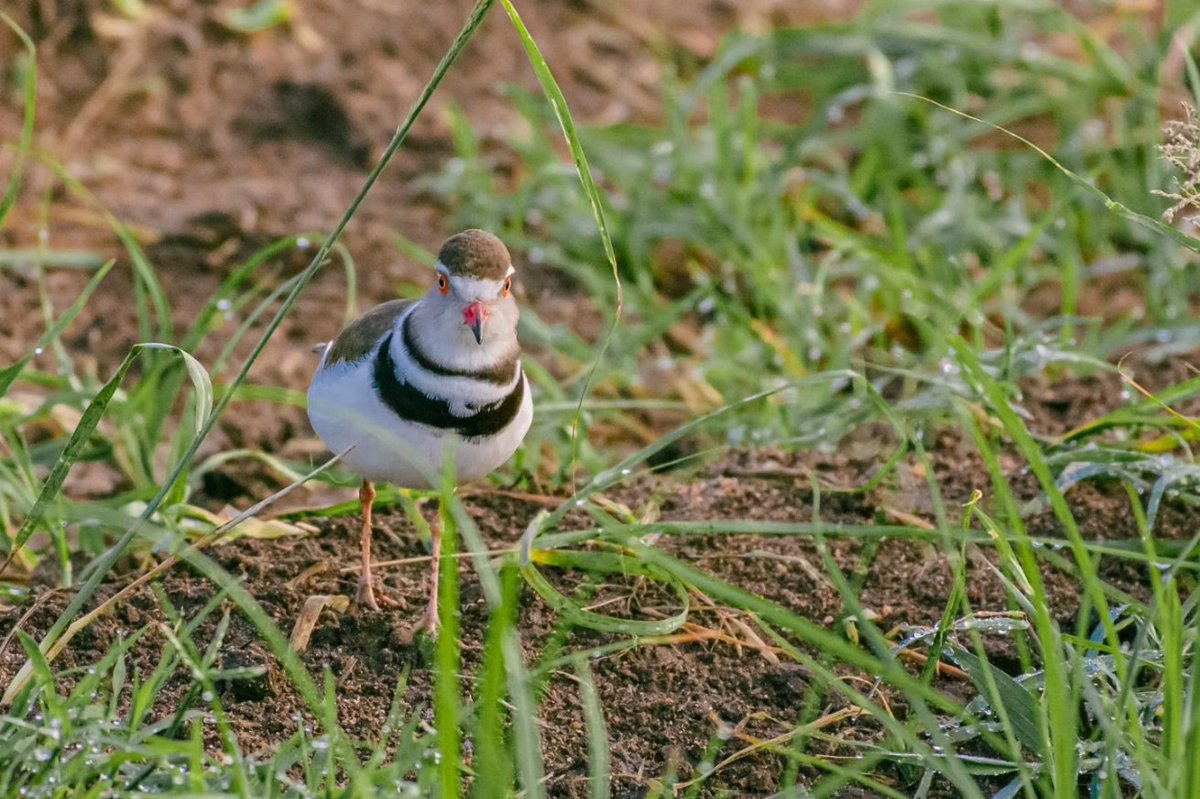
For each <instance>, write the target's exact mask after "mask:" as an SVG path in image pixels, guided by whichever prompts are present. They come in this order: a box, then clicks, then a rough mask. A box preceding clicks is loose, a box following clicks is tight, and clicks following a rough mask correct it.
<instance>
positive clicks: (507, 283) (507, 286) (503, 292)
mask: <svg viewBox="0 0 1200 799" xmlns="http://www.w3.org/2000/svg"><path fill="white" fill-rule="evenodd" d="M511 290H512V278H511V277H506V278H504V285H503V286H501V287H500V296H501V297H507V296H508V292H509V291H511Z"/></svg>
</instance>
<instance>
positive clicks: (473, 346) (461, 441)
mask: <svg viewBox="0 0 1200 799" xmlns="http://www.w3.org/2000/svg"><path fill="white" fill-rule="evenodd" d="M515 273H516V269H515V267H514V266H513V263H512V257H511V256H510V255H509V251H508V248H507V247H505V245H504V243H503V242H502V241H501V240H500V239H499V238H498V237H497V236H495V235H494V234H492V233H489V232H488V231H485V230H479V229H469V230H464V231H462V232H461V233H457V234H455V235H453V236H451V237H450V238H448V239H446V241H445V243H443V244H442V246H441V249H440V250H439V251H438V257H437V263H436V265H435V269H434V275H433V279H432V280H431V281H430V285H429V288H428V290H427V291H426V292H425V294H424V295H423V296H421V297H420V298H418V299H396V300H391V301H389V302H385V303H383V304H382V305H378V306H376V307H374V308H372V309H371V310H369V311H367V312H366V313H365V314H363V315H362V316H360V317H358V318H357V319H355V320H354V321H353V322H351V323H350V324H349V325H348V326H347V327H346V328H345V329H344V330H343V331H342V332H341V334H340V335H338V337H337V338H336V339H334V340H333V341H332V342H329V343H327V344H325V345H324V346H323V347H322V348H321V349H320V352H321V359H320V365H319V366H318V367H317V370H316V373H315V374H314V376H313V379H312V383H311V385H310V386H309V390H308V418H309V421H310V422H311V424H312V427H313V429H314V430H315V431H316V433H317V435H318V436H320V438H321V440H322V441H324V442H325V445H326V446H327V447H328V448H329V449H330V450H331V451H332V452H336V453H344V454H343V455H342V459H341V460H342V463H343V464H344V465H345V466H346V467H347V468H349V469H350V470H351V471H353V472H355V473H356V474H358V475H359V476H360V477H361V478H362V484H361V487H360V489H359V500H360V502H361V503H362V535H361V538H360V545H361V553H360V554H361V559H362V566H361V570H360V572H359V579H358V590H357V593H356V596H355V599H356V601H357V603H359V604H360V605H364V606H366V607H368V608H370V609H372V610H379V608H380V605H379V601H378V599H377V598H376V595H375V587H374V580H373V577H372V574H371V529H372V523H371V506H372V503H373V502H374V499H375V484H376V483H390V484H392V485H394V486H397V487H400V488H407V489H430V488H437V487H438V486H439V485H440V484H441V480H442V474H443V469H444V468H445V466H446V459H447V458H450V457H452V458H454V459H455V463H454V472H453V476H454V477H455V478H456V479H457V481H458V482H459V483H462V482H467V481H471V480H478V479H481V478H483V477H486V476H487V475H488V474H490V473H491V472H492V471H494V470H495V469H496V468H498V467H499V466H501V465H502V464H503V463H504V462H505V461H507V460H508V459H509V458H510V457H512V455H513V454H514V453H515V452H516V450H517V448H518V447H519V446H520V445H521V442H522V441H523V440H524V438H525V435H526V433H528V432H529V427H530V425H531V424H532V421H533V399H532V396H531V394H530V390H529V380H528V378H527V377H526V376H525V372H524V369H523V368H522V366H521V357H520V356H521V349H520V344H519V342H518V341H517V319H518V316H519V311H518V308H517V303H516V300H515V299H514V297H513V277H514V275H515ZM439 517H440V513H435V514H434V517H433V518H434V521H433V523H432V524H431V525H430V528H431V529H430V532H431V545H432V546H431V549H432V561H433V569H432V577H431V579H430V594H429V605H428V609H427V612H426V619H425V622H424V624H425V627H426V629H427V630H428V631H429V632H430V633H431V634H436V632H437V627H438V611H437V596H438V568H439V559H440V556H441V525H440V520H439Z"/></svg>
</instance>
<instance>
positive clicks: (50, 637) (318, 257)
mask: <svg viewBox="0 0 1200 799" xmlns="http://www.w3.org/2000/svg"><path fill="white" fill-rule="evenodd" d="M493 3H494V0H479V2H477V3H476V5H475V7H474V9H473V10H472V12H471V15H470V16H469V17H468V19H467V21H466V24H465V25H464V27H463V29H462V31H461V32H460V33H459V35H458V37H457V38H456V39H455V40H454V43H453V44H452V45H451V47H450V50H449V51H447V53H446V55H445V56H443V57H442V60H441V61H440V62H439V63H438V65H437V67H436V68H435V69H434V72H433V75H432V77H431V78H430V79H429V82H428V83H426V84H425V87H424V89H422V91H421V94H420V96H418V98H417V100H416V102H415V103H414V104H413V107H412V109H411V110H410V111H409V113H408V116H407V117H406V118H405V120H404V122H403V123H402V124H401V125H400V127H398V128H397V129H396V133H395V135H393V136H392V139H391V141H390V142H388V146H387V147H386V148H385V149H384V152H383V155H381V156H380V159H379V162H378V163H376V165H375V166H374V168H372V170H371V172H370V174H368V176H367V179H366V181H365V182H364V184H363V187H362V189H360V190H359V192H358V194H357V195H355V198H354V200H353V201H351V203H350V207H349V208H347V209H346V213H344V214H343V215H342V218H341V219H340V220H339V221H338V224H337V225H336V226H335V228H334V230H333V232H332V233H331V234H330V235H329V237H328V238H327V239H326V240H325V241H324V242H323V243H322V244H321V247H320V248H318V250H317V252H316V253H315V254H314V255H313V258H312V261H310V262H309V265H308V266H307V267H306V268H305V270H304V272H302V273H301V275H300V278H299V279H298V280H297V281H296V284H295V286H294V287H293V289H292V291H291V292H290V293H289V294H288V296H287V297H286V298H285V299H284V301H283V303H282V304H281V305H280V307H279V309H278V310H277V311H276V312H275V316H274V317H272V319H271V321H270V323H269V324H268V325H267V328H266V329H265V330H264V331H263V333H262V336H261V337H260V338H259V340H258V342H257V343H256V344H255V346H254V348H253V350H252V351H251V352H250V354H249V356H248V357H247V358H246V360H245V362H244V363H243V364H242V368H241V369H240V370H239V372H238V374H237V376H236V377H235V378H234V379H233V381H232V382H231V383H230V384H229V387H228V390H227V391H226V392H225V393H224V394H222V396H221V398H220V399H219V400H218V401H217V403H216V405H215V407H214V408H213V411H212V413H210V414H209V415H208V419H207V421H206V422H205V424H204V427H203V428H202V429H201V431H200V434H199V435H198V436H196V438H195V439H194V440H193V441H192V443H191V445H190V446H189V447H188V448H187V450H186V451H185V452H184V454H183V456H182V457H181V459H180V461H179V463H178V464H177V465H176V466H175V468H174V469H173V470H172V471H171V473H170V475H169V476H168V477H167V479H166V480H165V481H164V482H163V484H162V486H161V487H160V488H159V490H158V492H157V493H156V494H155V495H154V496H153V497H152V498H151V499H150V501H149V502H147V504H146V508H145V510H144V511H143V512H142V514H141V516H140V517H139V521H138V522H137V523H135V524H133V525H131V526H130V528H129V530H128V531H126V533H125V535H123V536H122V537H121V539H120V540H119V541H117V543H116V544H114V545H113V546H112V547H111V548H110V549H109V550H108V552H107V553H105V555H104V556H103V557H102V558H101V560H100V561H99V562H98V563H97V564H96V567H95V569H94V572H93V574H92V576H91V577H90V578H89V579H88V580H87V581H86V582H85V583H84V584H83V586H81V587H80V589H79V591H78V592H77V593H76V594H75V596H74V597H73V598H72V599H71V602H70V603H69V604H68V606H67V607H66V609H65V610H64V611H63V613H62V615H61V616H59V618H58V619H57V620H56V621H55V623H54V625H53V626H52V627H51V628H50V630H49V631H47V633H46V635H45V637H44V638H43V640H42V646H44V647H49V646H50V645H51V644H52V643H53V642H54V640H56V639H57V638H58V636H59V635H61V634H62V632H63V630H64V629H66V627H67V625H69V624H70V623H71V619H72V618H74V616H75V615H76V614H78V613H79V611H80V610H81V609H82V608H83V606H84V605H85V604H86V603H87V602H88V601H89V600H90V599H91V598H92V595H93V594H95V592H96V589H97V588H99V586H100V583H101V582H102V581H103V580H104V578H105V576H106V575H107V574H108V571H109V570H110V569H111V568H112V566H113V564H114V563H116V562H117V560H118V559H119V558H120V557H121V555H122V554H123V553H124V552H125V549H126V548H127V547H128V546H129V544H130V543H131V542H132V541H133V540H134V538H135V537H136V536H137V535H138V526H139V524H140V523H144V522H145V521H146V520H147V519H149V518H150V517H151V516H152V515H153V514H154V513H155V512H156V511H157V510H158V508H159V506H160V505H161V504H162V502H163V500H164V499H165V498H166V496H167V494H168V492H169V491H170V490H171V487H172V486H174V485H175V484H176V483H177V482H178V480H179V478H180V477H181V476H182V475H183V473H184V471H185V470H186V468H187V465H188V464H189V463H190V462H191V461H192V459H193V458H194V457H195V454H196V452H197V451H198V450H199V449H200V445H201V444H202V443H203V442H204V440H205V439H206V438H207V437H208V435H209V434H210V433H211V432H212V430H213V428H214V427H216V424H217V421H218V420H219V419H220V417H221V414H222V413H223V412H224V411H225V408H226V407H227V406H228V404H229V403H230V401H232V399H233V396H234V393H235V392H236V390H237V388H238V387H239V386H241V385H242V383H244V382H245V381H246V377H247V375H249V373H250V369H251V368H252V367H253V366H254V364H255V363H256V362H257V361H258V359H259V357H260V356H261V355H262V352H263V350H264V349H266V346H267V343H268V342H269V341H270V340H271V338H272V336H274V334H275V331H276V330H277V329H278V328H279V325H280V324H282V322H283V320H284V318H285V317H286V316H287V315H288V314H289V313H290V312H291V310H292V308H293V307H294V306H295V304H296V301H297V300H298V299H299V297H300V294H301V292H302V291H303V290H304V288H305V287H306V286H307V285H308V284H309V282H310V281H311V280H312V278H313V277H314V276H315V275H316V273H317V271H318V270H319V269H320V268H321V266H322V265H323V264H324V263H325V259H326V258H327V257H328V255H329V251H330V249H332V247H333V245H334V243H335V242H336V241H337V240H338V239H339V238H340V237H341V235H342V232H343V231H345V229H346V226H347V225H349V224H350V220H351V219H352V218H353V217H354V215H355V214H356V213H357V212H358V209H359V207H360V206H361V205H362V203H363V201H364V200H365V199H366V197H367V194H368V193H370V191H371V189H372V188H373V187H374V185H375V183H376V182H377V181H378V180H379V176H380V175H381V174H382V173H383V170H384V168H385V167H386V166H387V164H388V162H389V161H391V159H392V157H393V156H394V155H395V154H396V151H397V150H399V149H400V145H401V144H403V143H404V141H405V140H406V139H407V138H408V134H409V132H410V131H411V130H412V128H413V125H414V124H416V121H417V118H418V117H419V116H420V114H421V112H422V111H423V110H424V109H425V106H426V105H428V103H429V100H430V98H431V97H432V96H433V92H434V90H435V89H436V88H437V87H438V85H439V84H440V83H441V82H442V80H443V79H444V78H445V76H446V73H447V72H448V71H449V69H450V66H451V65H452V64H453V63H454V62H455V60H456V59H457V58H458V56H459V54H460V53H461V52H462V51H463V49H464V48H465V47H466V45H467V42H468V41H470V39H471V37H472V36H473V35H474V34H475V31H476V30H477V29H478V28H479V26H480V25H481V24H482V23H483V19H484V17H485V16H486V14H487V12H488V10H489V9H490V8H491V6H492V4H493Z"/></svg>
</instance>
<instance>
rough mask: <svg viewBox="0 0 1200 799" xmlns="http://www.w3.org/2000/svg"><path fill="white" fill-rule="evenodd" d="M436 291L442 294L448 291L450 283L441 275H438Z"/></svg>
mask: <svg viewBox="0 0 1200 799" xmlns="http://www.w3.org/2000/svg"><path fill="white" fill-rule="evenodd" d="M438 290H439V291H441V292H442V293H443V294H445V293H446V292H448V291H449V290H450V281H449V280H447V279H446V276H445V275H443V274H441V273H439V274H438Z"/></svg>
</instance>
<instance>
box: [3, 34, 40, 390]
mask: <svg viewBox="0 0 1200 799" xmlns="http://www.w3.org/2000/svg"><path fill="white" fill-rule="evenodd" d="M0 20H3V21H4V24H5V25H7V26H8V27H9V28H11V29H12V31H13V33H15V34H16V35H17V38H18V39H20V40H21V45H22V46H23V47H24V48H25V61H26V70H25V83H24V92H23V94H24V97H25V100H24V116H23V118H22V121H21V137H20V138H19V139H18V140H17V156H16V159H15V160H14V163H13V171H12V175H10V176H9V178H8V186H7V187H6V188H5V190H4V196H3V197H0V228H3V227H4V223H5V221H6V220H7V219H8V214H9V212H11V211H12V208H13V205H15V204H16V202H17V194H18V193H19V192H20V191H21V176H22V173H23V170H24V168H25V159H26V158H28V157H29V150H30V148H31V147H32V146H33V126H34V116H35V113H36V111H37V48H36V47H34V44H33V40H32V39H30V38H29V35H28V34H26V33H25V31H24V30H22V29H21V26H20V25H18V24H17V23H16V20H14V19H13V18H12V17H10V16H9V15H8V14H6V13H5V12H4V11H0ZM3 394H4V392H3V391H0V396H2V395H3Z"/></svg>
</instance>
